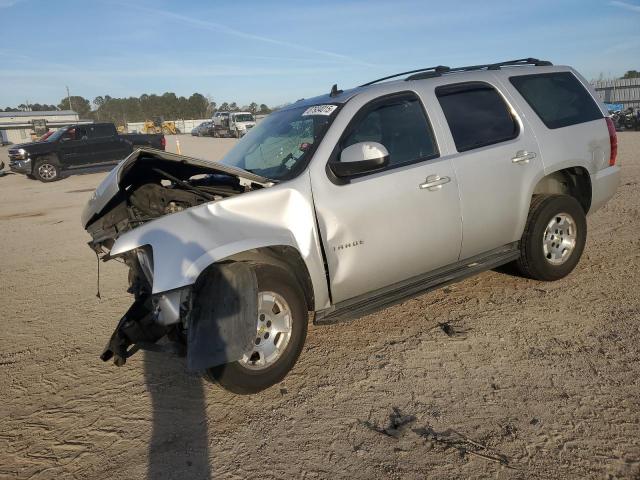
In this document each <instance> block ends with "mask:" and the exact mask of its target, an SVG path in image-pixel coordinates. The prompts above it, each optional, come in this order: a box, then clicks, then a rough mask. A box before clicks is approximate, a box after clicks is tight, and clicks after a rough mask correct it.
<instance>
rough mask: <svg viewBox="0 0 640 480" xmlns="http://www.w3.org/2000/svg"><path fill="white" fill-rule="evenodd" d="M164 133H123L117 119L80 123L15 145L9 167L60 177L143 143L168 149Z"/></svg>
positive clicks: (119, 157) (42, 177)
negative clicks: (38, 138) (114, 122)
mask: <svg viewBox="0 0 640 480" xmlns="http://www.w3.org/2000/svg"><path fill="white" fill-rule="evenodd" d="M165 145H166V140H165V138H164V135H162V134H149V135H138V134H127V135H119V134H118V132H117V131H116V127H115V126H114V125H113V123H91V124H78V125H71V126H68V127H64V128H61V129H59V130H56V131H55V132H53V133H52V134H51V135H49V136H48V137H47V138H45V139H44V140H43V141H37V142H32V143H24V144H22V145H14V146H12V147H11V148H10V149H9V168H10V169H11V170H12V171H14V172H16V173H23V174H25V175H29V176H32V177H34V178H37V179H38V180H40V181H42V182H52V181H54V180H58V179H60V177H61V175H62V174H63V172H65V171H66V172H70V171H76V170H81V169H86V168H95V167H99V166H106V165H111V164H115V163H117V162H119V161H120V160H122V159H123V158H125V157H126V156H128V155H129V154H130V153H131V152H132V151H133V150H135V149H136V148H139V147H153V148H156V149H159V150H164V148H165Z"/></svg>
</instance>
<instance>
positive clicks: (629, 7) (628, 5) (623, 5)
mask: <svg viewBox="0 0 640 480" xmlns="http://www.w3.org/2000/svg"><path fill="white" fill-rule="evenodd" d="M609 5H612V6H614V7H620V8H624V9H625V10H630V11H632V12H636V13H640V5H635V4H633V3H627V2H620V1H618V0H614V1H613V2H609Z"/></svg>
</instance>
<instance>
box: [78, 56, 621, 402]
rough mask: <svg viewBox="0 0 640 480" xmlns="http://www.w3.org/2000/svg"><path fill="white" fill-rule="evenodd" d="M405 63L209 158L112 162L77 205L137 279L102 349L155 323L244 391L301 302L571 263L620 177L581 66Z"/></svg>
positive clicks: (364, 299) (532, 273)
mask: <svg viewBox="0 0 640 480" xmlns="http://www.w3.org/2000/svg"><path fill="white" fill-rule="evenodd" d="M407 73H408V74H409V76H407V77H406V78H404V79H400V80H396V81H374V82H370V83H367V84H365V85H362V86H360V87H358V88H354V89H351V90H346V91H342V90H338V89H337V87H336V86H334V88H333V89H332V90H331V93H330V94H328V95H323V96H319V97H315V98H311V99H308V100H301V101H298V102H296V103H293V104H291V105H289V106H287V107H284V108H282V109H280V110H278V111H277V112H274V113H272V114H271V115H269V116H268V117H267V118H265V119H264V120H263V121H262V122H261V123H260V124H258V125H257V126H256V127H255V129H254V130H253V132H252V133H251V135H249V136H247V137H246V138H244V139H243V140H241V141H239V142H238V143H237V145H236V146H235V147H234V148H233V149H232V150H231V151H230V152H229V153H228V154H227V155H226V156H225V157H224V159H222V160H221V161H220V162H207V161H203V160H197V159H192V158H188V157H184V156H179V155H173V154H169V153H162V152H155V151H151V150H147V149H142V150H140V151H138V152H137V153H135V154H133V155H131V156H130V157H129V158H128V159H127V160H125V161H124V162H123V163H121V164H120V165H119V166H118V168H116V169H114V171H113V172H112V173H111V175H109V177H108V178H106V179H105V180H104V182H103V183H102V184H101V185H100V186H99V187H98V189H97V190H96V194H95V195H94V196H93V198H92V199H91V200H90V201H89V203H88V205H87V206H86V208H85V210H84V212H83V215H82V223H83V225H84V226H85V228H86V229H87V231H88V232H89V233H90V234H91V236H92V238H93V241H92V243H91V246H92V248H94V249H95V250H96V252H98V253H99V254H100V255H101V256H103V258H104V259H105V260H107V259H120V260H121V261H124V262H125V263H126V264H127V265H128V267H129V269H130V275H129V279H130V284H129V289H130V290H129V291H130V292H133V293H134V303H133V305H132V306H131V308H130V309H129V311H128V312H127V313H126V314H125V315H124V316H123V317H122V319H121V320H120V322H119V323H118V326H117V327H116V329H115V331H114V333H113V336H112V337H111V339H110V341H109V343H108V345H107V347H106V349H105V351H104V353H103V355H102V359H103V360H108V359H111V358H113V359H114V360H115V361H116V363H117V364H119V365H121V364H123V363H124V362H125V361H126V359H127V358H128V357H129V356H130V355H131V354H132V353H133V351H135V350H136V349H137V347H141V348H147V347H148V346H149V345H153V344H154V342H156V341H157V340H159V339H161V338H163V337H167V338H168V339H169V340H170V341H171V342H170V343H164V342H163V343H162V345H156V346H155V347H154V348H156V349H165V350H170V351H174V352H178V351H185V350H186V356H187V365H188V367H189V368H190V369H192V370H197V371H203V372H205V374H206V376H207V377H208V378H209V379H212V380H214V381H216V382H218V383H219V384H221V385H222V386H223V387H225V388H227V389H229V390H231V391H234V392H237V393H252V392H257V391H259V390H262V389H264V388H267V387H269V386H271V385H273V384H274V383H276V382H278V381H280V380H282V378H283V377H284V376H285V375H286V373H287V372H288V371H289V370H290V369H291V368H292V367H293V365H294V364H295V362H296V360H297V358H298V356H299V354H300V352H301V351H302V347H303V344H304V341H305V337H306V334H307V319H308V313H309V312H311V313H312V314H313V317H314V322H315V323H320V324H322V323H331V322H335V321H339V320H344V319H349V318H355V317H360V316H362V315H365V314H367V313H370V312H372V311H375V310H377V309H380V308H383V307H385V306H387V305H390V304H393V303H397V302H401V301H404V300H405V299H408V298H410V297H412V296H414V295H417V294H419V293H422V292H426V291H429V290H432V289H434V288H438V287H440V286H442V285H446V284H449V283H451V282H454V281H457V280H460V279H462V278H465V277H467V276H469V275H473V274H477V273H479V272H482V271H484V270H487V269H492V268H495V267H497V266H500V265H503V264H506V263H511V262H513V263H514V264H515V266H516V267H517V268H518V270H519V271H520V272H521V274H522V275H524V276H526V277H529V278H533V279H536V280H541V281H553V280H557V279H560V278H563V277H565V276H566V275H568V274H569V273H570V272H571V271H572V270H573V269H574V268H575V267H576V265H577V263H578V261H579V260H580V257H581V255H582V252H583V249H584V247H585V241H586V233H587V220H586V215H587V214H591V213H593V212H594V211H596V210H598V209H599V208H600V207H602V206H603V205H604V204H605V203H606V202H607V201H608V200H609V199H610V198H611V197H612V196H613V194H614V193H615V191H616V188H617V186H618V183H619V179H620V169H619V167H618V166H616V154H617V140H616V133H615V129H614V126H613V124H612V121H611V119H610V118H609V117H608V116H607V111H606V109H605V108H604V106H603V104H602V103H601V102H600V100H599V99H598V97H597V95H596V94H595V92H594V90H593V89H592V88H591V86H590V85H589V83H588V82H587V81H585V79H584V78H583V77H582V76H580V75H579V74H578V73H577V72H576V71H575V70H573V69H572V68H570V67H562V66H553V65H552V64H551V63H549V62H545V61H539V60H535V59H523V60H515V61H510V62H503V63H498V64H489V65H480V66H473V67H462V68H448V67H437V68H429V69H422V70H419V71H414V72H406V73H405V74H403V75H407ZM382 80H388V78H385V79H382ZM427 313H428V312H427Z"/></svg>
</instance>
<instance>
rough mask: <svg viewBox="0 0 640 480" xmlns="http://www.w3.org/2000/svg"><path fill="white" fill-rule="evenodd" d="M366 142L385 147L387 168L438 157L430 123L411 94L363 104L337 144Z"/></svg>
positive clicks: (418, 102) (345, 144) (342, 145)
mask: <svg viewBox="0 0 640 480" xmlns="http://www.w3.org/2000/svg"><path fill="white" fill-rule="evenodd" d="M367 141H368V142H378V143H381V144H382V145H384V146H385V148H386V149H387V150H388V151H389V166H390V167H396V166H399V165H405V164H409V163H414V162H417V161H421V160H426V159H429V158H434V157H437V156H438V149H437V147H436V143H435V139H434V136H433V131H432V130H431V126H430V125H429V123H428V121H427V118H426V116H425V113H424V110H423V109H422V105H421V104H420V100H419V99H418V98H417V97H416V96H415V95H413V94H402V95H396V96H393V97H389V98H386V99H381V100H376V101H374V102H372V103H371V104H369V105H367V106H365V107H364V109H363V110H362V111H361V112H360V113H359V114H358V116H357V117H356V120H355V124H353V127H352V128H350V130H349V133H348V134H347V136H346V137H345V138H344V139H343V140H342V142H341V144H340V146H341V148H342V149H344V148H346V147H348V146H350V145H353V144H354V143H358V142H367Z"/></svg>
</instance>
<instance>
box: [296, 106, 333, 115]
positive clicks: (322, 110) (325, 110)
mask: <svg viewBox="0 0 640 480" xmlns="http://www.w3.org/2000/svg"><path fill="white" fill-rule="evenodd" d="M336 108H338V106H337V105H314V106H313V107H309V108H307V109H306V110H305V111H304V113H303V114H302V116H303V117H304V116H307V115H331V114H332V113H333V111H334V110H335V109H336Z"/></svg>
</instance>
